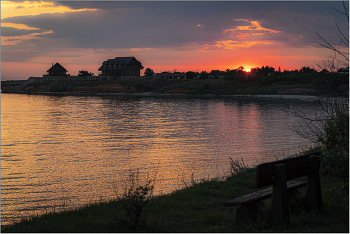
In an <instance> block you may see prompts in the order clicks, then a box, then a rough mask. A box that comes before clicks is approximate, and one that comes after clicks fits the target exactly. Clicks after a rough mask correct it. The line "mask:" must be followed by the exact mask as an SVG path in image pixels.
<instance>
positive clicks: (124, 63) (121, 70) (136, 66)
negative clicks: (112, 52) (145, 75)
mask: <svg viewBox="0 0 350 234" xmlns="http://www.w3.org/2000/svg"><path fill="white" fill-rule="evenodd" d="M141 69H143V66H142V64H141V62H140V61H138V60H137V59H136V58H135V57H115V58H114V59H108V60H107V61H104V62H103V63H102V66H101V67H100V68H99V69H98V71H99V75H100V76H140V70H141Z"/></svg>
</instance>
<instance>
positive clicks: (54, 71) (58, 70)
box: [44, 63, 67, 76]
mask: <svg viewBox="0 0 350 234" xmlns="http://www.w3.org/2000/svg"><path fill="white" fill-rule="evenodd" d="M46 72H47V73H48V74H47V75H44V76H67V70H66V69H65V68H64V67H62V65H61V64H59V63H56V64H55V65H53V64H52V67H51V68H50V69H49V70H47V71H46Z"/></svg>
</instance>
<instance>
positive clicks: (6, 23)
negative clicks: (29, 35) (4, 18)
mask: <svg viewBox="0 0 350 234" xmlns="http://www.w3.org/2000/svg"><path fill="white" fill-rule="evenodd" d="M1 27H9V28H17V29H25V30H39V29H40V28H35V27H29V26H27V25H25V24H16V23H8V22H1Z"/></svg>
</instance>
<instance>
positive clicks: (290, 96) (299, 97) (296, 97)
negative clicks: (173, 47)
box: [2, 91, 319, 101]
mask: <svg viewBox="0 0 350 234" xmlns="http://www.w3.org/2000/svg"><path fill="white" fill-rule="evenodd" d="M2 93H4V94H31V95H54V96H136V97H137V96H140V97H189V98H271V99H292V100H303V101H316V100H318V99H319V97H318V96H315V95H301V94H230V95H214V94H182V93H177V94H176V93H171V94H166V93H151V92H144V93H126V92H123V93H98V92H89V93H88V92H23V91H18V92H2Z"/></svg>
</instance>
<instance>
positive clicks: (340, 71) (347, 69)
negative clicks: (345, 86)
mask: <svg viewBox="0 0 350 234" xmlns="http://www.w3.org/2000/svg"><path fill="white" fill-rule="evenodd" d="M338 73H339V74H349V67H347V68H340V69H339V70H338Z"/></svg>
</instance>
